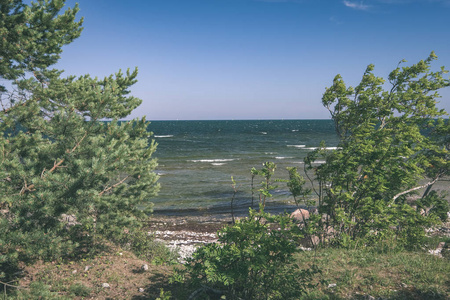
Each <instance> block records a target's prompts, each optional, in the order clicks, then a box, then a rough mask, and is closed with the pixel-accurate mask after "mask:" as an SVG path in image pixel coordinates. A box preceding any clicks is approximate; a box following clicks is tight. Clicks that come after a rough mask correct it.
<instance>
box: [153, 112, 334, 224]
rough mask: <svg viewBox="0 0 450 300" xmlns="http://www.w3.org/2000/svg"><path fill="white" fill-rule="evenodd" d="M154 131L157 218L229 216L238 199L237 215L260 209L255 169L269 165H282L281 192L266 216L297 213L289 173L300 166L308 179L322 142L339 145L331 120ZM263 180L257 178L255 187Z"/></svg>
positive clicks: (169, 125) (202, 124)
mask: <svg viewBox="0 0 450 300" xmlns="http://www.w3.org/2000/svg"><path fill="white" fill-rule="evenodd" d="M149 131H151V132H152V133H153V135H152V136H151V138H152V139H154V140H155V141H156V142H157V143H158V146H157V150H156V152H155V153H154V155H153V156H154V157H155V158H157V160H158V164H159V165H158V167H157V169H156V173H157V174H158V175H159V176H160V179H159V183H160V185H161V190H160V192H159V195H158V196H156V197H153V198H152V199H151V201H152V202H153V203H154V214H162V215H175V216H182V215H187V214H189V215H192V214H200V215H215V214H217V215H220V214H222V215H223V214H228V213H230V212H231V200H232V199H233V198H234V201H233V210H234V212H235V214H236V215H243V214H246V213H248V209H249V207H253V208H257V207H258V203H259V196H258V193H257V192H256V193H254V194H253V195H252V175H251V169H252V168H256V169H261V168H262V164H263V163H264V162H274V163H275V164H276V166H277V168H276V171H275V174H274V175H273V179H274V185H276V186H277V187H276V188H275V189H274V190H273V192H272V195H273V197H271V198H270V199H267V200H266V211H268V212H280V211H288V212H289V211H293V210H294V209H295V208H296V206H295V203H294V199H293V198H292V196H291V195H290V193H289V190H288V188H287V185H286V183H285V182H283V181H282V180H283V179H287V178H288V172H287V169H286V168H287V167H297V168H298V170H299V172H300V174H303V175H305V174H304V170H303V169H304V168H303V167H304V164H303V159H304V157H305V156H306V155H307V154H308V152H310V151H312V150H314V149H315V148H317V147H318V146H319V145H320V143H321V142H322V141H324V142H325V144H326V146H327V147H330V148H333V147H336V146H337V144H338V137H337V135H336V132H335V128H334V123H333V122H332V121H331V120H228V121H227V120H219V121H152V122H151V124H150V126H149ZM317 163H318V164H320V163H322V162H321V161H318V162H317ZM309 175H310V176H312V174H309ZM312 177H313V176H312ZM232 179H233V180H234V182H235V185H234V186H233V181H232ZM275 179H281V180H280V181H278V180H275ZM261 181H262V178H261V177H258V178H256V179H255V180H254V188H256V189H257V188H259V187H260V184H261Z"/></svg>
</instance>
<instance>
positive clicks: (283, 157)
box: [275, 156, 293, 159]
mask: <svg viewBox="0 0 450 300" xmlns="http://www.w3.org/2000/svg"><path fill="white" fill-rule="evenodd" d="M289 158H293V157H291V156H276V157H275V159H289Z"/></svg>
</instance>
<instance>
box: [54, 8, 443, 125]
mask: <svg viewBox="0 0 450 300" xmlns="http://www.w3.org/2000/svg"><path fill="white" fill-rule="evenodd" d="M76 2H77V3H79V7H80V12H79V13H78V16H79V17H84V24H83V27H84V30H83V32H82V34H81V37H79V38H78V39H76V40H75V41H74V42H73V43H72V44H70V45H68V46H65V47H64V50H63V53H62V58H61V60H60V62H59V63H58V64H57V67H58V68H62V69H64V70H65V73H64V74H65V75H67V76H68V75H83V74H90V75H91V76H93V77H95V76H97V77H99V78H102V77H104V76H109V75H110V74H114V73H116V72H117V71H119V69H121V70H127V69H128V68H130V69H134V68H135V67H138V69H139V75H138V78H137V79H138V82H137V83H136V84H135V85H134V86H132V87H131V94H132V95H133V96H136V97H139V98H141V99H142V104H141V106H139V107H138V108H137V109H136V110H135V111H133V112H132V114H131V115H130V116H129V117H127V119H132V118H135V117H143V116H146V119H147V120H218V119H229V120H231V119H327V118H330V116H329V113H328V111H327V110H326V109H325V108H324V107H323V106H322V104H321V98H322V95H323V93H324V91H325V88H326V87H329V86H330V85H331V84H332V81H333V78H334V77H335V75H336V74H341V75H342V77H343V79H344V81H345V82H346V84H348V85H352V86H355V85H357V84H358V83H359V81H360V79H361V76H362V74H363V72H364V71H365V69H366V67H367V65H369V64H374V65H375V74H376V75H377V76H380V77H383V78H387V76H388V74H389V72H390V71H392V70H393V69H395V68H396V67H397V65H398V63H399V61H401V60H402V59H406V60H407V61H408V62H407V64H412V63H416V62H418V61H419V60H421V59H426V58H427V57H428V55H429V54H430V52H431V51H435V52H436V54H437V55H438V57H439V58H438V60H437V61H435V62H434V63H433V68H434V69H435V70H438V69H439V68H440V67H441V66H446V68H447V69H450V31H449V16H450V0H371V1H355V0H346V1H341V0H332V1H331V0H330V1H325V0H127V1H124V0H77V1H75V0H67V1H66V4H67V7H73V5H74V4H75V3H76ZM449 90H450V88H447V89H446V90H444V91H442V92H441V96H442V98H441V99H440V104H439V107H440V108H444V109H445V110H446V111H448V112H450V91H449Z"/></svg>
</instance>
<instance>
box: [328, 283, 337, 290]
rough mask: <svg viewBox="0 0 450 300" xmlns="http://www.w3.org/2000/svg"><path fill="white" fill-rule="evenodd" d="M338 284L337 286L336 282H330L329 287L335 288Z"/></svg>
mask: <svg viewBox="0 0 450 300" xmlns="http://www.w3.org/2000/svg"><path fill="white" fill-rule="evenodd" d="M336 286H337V284H336V283H330V284H329V285H328V288H329V289H332V288H335V287H336Z"/></svg>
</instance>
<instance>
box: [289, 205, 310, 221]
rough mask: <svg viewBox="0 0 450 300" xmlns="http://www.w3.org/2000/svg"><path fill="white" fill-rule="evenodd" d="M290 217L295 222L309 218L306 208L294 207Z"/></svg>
mask: <svg viewBox="0 0 450 300" xmlns="http://www.w3.org/2000/svg"><path fill="white" fill-rule="evenodd" d="M291 218H292V219H294V220H295V221H297V222H303V221H304V220H308V219H309V211H307V210H306V209H302V208H299V209H296V210H295V211H294V212H293V213H291Z"/></svg>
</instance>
